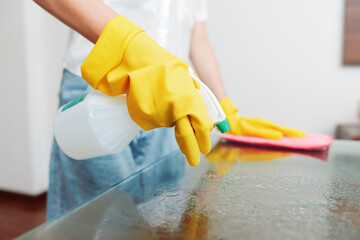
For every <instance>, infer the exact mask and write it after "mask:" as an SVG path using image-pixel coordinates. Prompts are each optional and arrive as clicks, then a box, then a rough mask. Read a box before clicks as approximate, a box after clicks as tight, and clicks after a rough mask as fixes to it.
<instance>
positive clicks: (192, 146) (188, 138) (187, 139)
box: [175, 116, 200, 166]
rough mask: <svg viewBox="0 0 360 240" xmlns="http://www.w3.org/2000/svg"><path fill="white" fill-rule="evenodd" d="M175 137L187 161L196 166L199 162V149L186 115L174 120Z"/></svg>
mask: <svg viewBox="0 0 360 240" xmlns="http://www.w3.org/2000/svg"><path fill="white" fill-rule="evenodd" d="M175 138H176V141H177V143H178V145H179V148H180V150H181V152H182V153H184V154H185V156H186V159H187V161H188V163H189V164H190V165H191V166H197V165H198V164H199V162H200V151H199V146H198V142H197V140H196V137H195V134H194V130H193V128H192V126H191V124H190V121H189V118H188V117H187V116H186V117H183V118H181V119H179V120H178V121H177V122H176V126H175Z"/></svg>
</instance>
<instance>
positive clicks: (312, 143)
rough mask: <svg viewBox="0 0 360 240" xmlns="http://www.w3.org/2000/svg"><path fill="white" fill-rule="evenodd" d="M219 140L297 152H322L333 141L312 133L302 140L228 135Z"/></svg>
mask: <svg viewBox="0 0 360 240" xmlns="http://www.w3.org/2000/svg"><path fill="white" fill-rule="evenodd" d="M220 138H221V139H224V140H227V141H231V142H239V143H246V144H251V145H257V146H268V147H279V148H288V149H299V150H324V149H327V148H329V146H330V144H331V141H332V140H333V137H332V136H327V135H322V134H313V133H307V134H306V136H305V137H303V138H293V137H283V138H281V139H279V140H274V139H264V138H258V137H248V136H238V135H234V134H228V133H227V134H223V135H221V136H220Z"/></svg>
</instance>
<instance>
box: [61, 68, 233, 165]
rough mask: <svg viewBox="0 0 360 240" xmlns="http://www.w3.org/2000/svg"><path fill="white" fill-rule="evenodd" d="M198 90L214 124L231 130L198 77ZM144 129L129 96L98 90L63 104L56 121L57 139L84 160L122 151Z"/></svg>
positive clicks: (73, 154) (210, 93)
mask: <svg viewBox="0 0 360 240" xmlns="http://www.w3.org/2000/svg"><path fill="white" fill-rule="evenodd" d="M189 74H190V76H191V77H192V78H193V79H195V80H196V81H197V82H198V83H199V84H200V86H201V87H200V89H199V90H198V92H199V94H200V96H201V97H202V99H203V101H204V103H205V105H206V108H207V110H208V113H209V116H210V118H211V120H212V121H213V123H214V125H216V127H217V128H218V129H219V130H220V131H221V132H222V133H224V132H226V131H228V130H230V126H229V123H228V121H227V119H226V115H225V113H224V111H223V110H222V108H221V106H220V104H219V102H218V101H217V99H216V97H215V96H214V94H213V93H212V92H211V90H210V89H209V88H208V87H207V86H206V85H205V84H204V83H203V82H202V81H200V79H199V78H197V77H196V75H195V74H194V72H193V70H192V69H191V68H190V67H189ZM141 130H142V128H141V127H140V126H139V125H137V124H136V123H135V122H134V121H133V120H132V119H131V117H130V115H129V112H128V109H127V105H126V95H120V96H116V97H110V96H107V95H105V94H104V93H102V92H101V91H99V90H96V91H93V92H91V93H89V94H85V95H83V96H81V97H79V98H76V99H74V100H73V101H71V102H69V103H67V104H65V105H64V106H62V107H61V108H60V109H59V110H58V112H57V114H56V116H55V123H54V134H55V139H56V141H57V143H58V145H59V147H60V148H61V150H63V152H64V153H65V154H66V155H68V156H69V157H71V158H74V159H77V160H84V159H88V158H93V157H99V156H104V155H108V154H113V153H119V152H121V151H123V150H124V149H125V148H126V146H127V145H128V144H129V143H130V142H131V141H132V139H133V138H134V137H135V135H136V134H137V133H139V132H140V131H141Z"/></svg>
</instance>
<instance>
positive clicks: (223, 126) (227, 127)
mask: <svg viewBox="0 0 360 240" xmlns="http://www.w3.org/2000/svg"><path fill="white" fill-rule="evenodd" d="M216 127H217V128H218V129H219V130H220V132H221V133H226V132H227V131H229V130H230V125H229V121H228V120H227V119H225V120H223V121H221V122H218V123H216Z"/></svg>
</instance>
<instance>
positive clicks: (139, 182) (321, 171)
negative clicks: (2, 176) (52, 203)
mask: <svg viewBox="0 0 360 240" xmlns="http://www.w3.org/2000/svg"><path fill="white" fill-rule="evenodd" d="M18 239H360V142H354V141H346V140H334V141H333V143H332V145H331V147H330V149H329V150H326V151H318V152H292V151H285V150H279V149H273V148H256V147H251V146H246V145H232V144H228V143H219V144H218V145H217V146H216V147H215V148H213V150H212V151H211V153H210V154H208V155H207V156H203V159H202V160H201V162H200V164H199V166H197V167H190V166H189V165H188V164H187V163H186V160H185V159H184V158H183V155H182V154H181V153H180V152H173V153H172V154H170V155H168V156H167V157H165V158H163V159H161V160H159V161H158V162H156V163H155V164H152V165H150V166H149V167H147V168H145V169H143V170H142V171H140V172H137V173H135V174H134V175H132V176H130V177H129V178H127V179H125V180H123V181H121V182H119V183H118V184H116V185H115V186H113V187H111V188H110V189H108V190H106V191H104V192H103V193H101V194H99V195H97V196H95V197H93V198H92V199H90V200H88V201H87V202H86V203H84V204H82V205H80V206H78V207H76V208H74V209H71V210H69V211H68V212H67V213H66V214H64V215H63V216H62V217H60V218H59V219H56V220H54V221H52V222H49V223H45V224H43V225H41V226H39V227H38V228H36V229H34V230H32V231H30V232H28V233H26V234H24V235H22V236H20V237H19V238H18Z"/></svg>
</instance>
